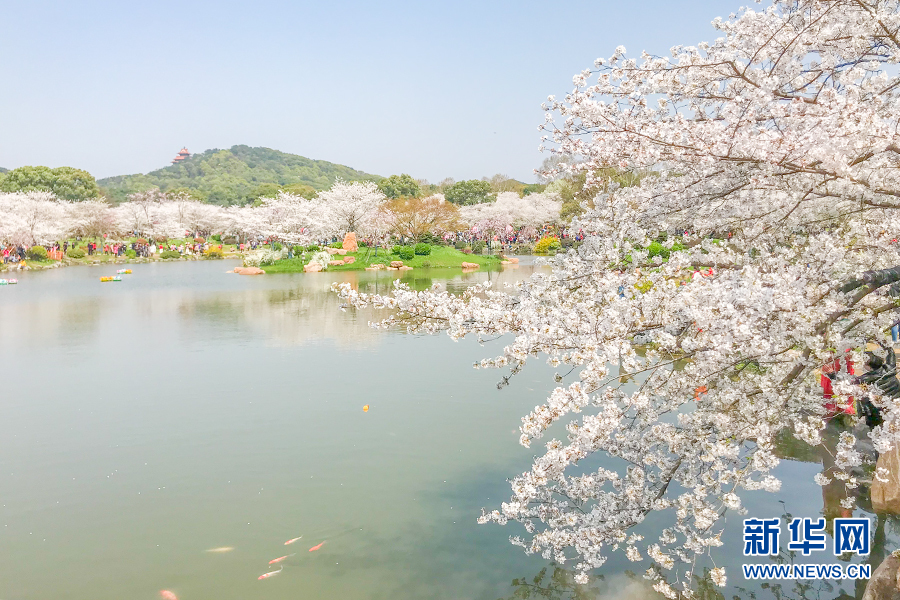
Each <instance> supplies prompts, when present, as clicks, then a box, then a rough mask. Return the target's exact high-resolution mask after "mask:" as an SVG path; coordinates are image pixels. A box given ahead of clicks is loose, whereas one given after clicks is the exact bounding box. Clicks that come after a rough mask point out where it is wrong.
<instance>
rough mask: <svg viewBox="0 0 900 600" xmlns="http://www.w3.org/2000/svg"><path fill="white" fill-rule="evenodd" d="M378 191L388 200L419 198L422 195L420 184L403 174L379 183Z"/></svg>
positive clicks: (392, 176)
mask: <svg viewBox="0 0 900 600" xmlns="http://www.w3.org/2000/svg"><path fill="white" fill-rule="evenodd" d="M378 189H379V190H381V193H382V194H384V195H385V196H387V197H388V198H400V197H401V196H403V197H406V198H418V197H419V196H421V195H422V188H421V187H420V186H419V182H418V181H416V180H415V179H413V178H412V177H410V176H409V175H407V174H406V173H403V174H402V175H391V176H390V177H388V178H386V179H382V180H381V181H380V182H378Z"/></svg>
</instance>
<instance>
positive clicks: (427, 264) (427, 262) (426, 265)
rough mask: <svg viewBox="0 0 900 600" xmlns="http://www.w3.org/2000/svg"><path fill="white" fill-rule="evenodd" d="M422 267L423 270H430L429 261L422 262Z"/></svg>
mask: <svg viewBox="0 0 900 600" xmlns="http://www.w3.org/2000/svg"><path fill="white" fill-rule="evenodd" d="M422 267H423V268H425V269H430V268H431V261H430V260H423V261H422Z"/></svg>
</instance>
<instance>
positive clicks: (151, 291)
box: [0, 262, 898, 600]
mask: <svg viewBox="0 0 900 600" xmlns="http://www.w3.org/2000/svg"><path fill="white" fill-rule="evenodd" d="M232 266H233V265H231V264H229V263H228V262H209V263H206V262H200V263H177V264H149V265H140V266H136V267H135V268H134V274H133V275H132V276H129V277H126V278H124V279H125V280H124V281H122V282H121V283H103V284H101V283H100V282H99V281H98V279H99V277H100V276H101V275H106V274H108V273H106V272H101V270H100V269H90V268H71V269H58V270H54V271H48V272H42V273H24V274H23V275H22V277H21V278H20V284H19V285H18V286H14V287H10V286H8V287H7V288H0V348H2V349H3V351H2V357H3V368H4V370H3V376H2V378H0V382H2V385H3V395H2V401H0V410H2V413H0V496H2V502H0V548H2V549H3V558H4V560H2V561H0V598H2V599H3V600H10V599H25V598H28V599H30V598H72V599H75V600H80V599H88V598H90V599H91V600H96V599H110V600H112V599H116V600H118V599H121V598H138V599H139V598H147V599H150V598H158V597H159V591H160V590H162V589H167V590H172V591H173V592H174V593H176V595H177V596H178V597H179V598H180V599H182V600H191V599H192V598H215V599H216V600H228V599H239V598H240V599H242V600H243V599H246V598H257V597H259V598H262V597H265V598H272V599H288V598H291V599H293V598H297V597H322V598H347V599H351V600H352V599H357V598H359V599H362V598H366V599H368V598H376V599H381V598H383V599H390V600H403V599H406V598H409V599H413V598H438V599H447V600H449V599H457V598H484V599H488V600H492V599H496V598H577V599H582V598H583V599H587V598H599V599H606V598H609V599H612V598H615V599H616V600H631V598H635V599H636V598H648V597H653V595H654V594H653V593H652V592H649V591H648V589H647V582H646V581H644V580H643V579H642V577H640V574H642V572H643V569H645V568H646V564H643V563H642V564H640V565H639V566H640V568H639V569H638V568H637V566H638V565H636V564H634V563H629V562H628V561H627V560H625V559H624V558H622V557H621V556H618V555H614V556H613V557H612V558H610V560H609V561H608V563H607V564H606V565H604V567H603V568H602V569H600V570H599V572H598V573H597V575H598V577H597V578H596V579H595V580H594V581H593V582H592V583H591V584H590V585H587V586H578V585H576V584H575V583H574V579H573V576H572V573H571V572H570V571H568V570H567V569H566V566H567V565H557V564H552V563H549V562H548V561H546V560H544V559H542V558H540V557H537V556H526V555H524V554H522V553H521V551H520V550H519V549H517V548H515V547H512V546H510V545H509V543H508V537H509V536H510V535H520V534H521V533H522V532H521V530H519V529H516V527H515V526H509V527H506V528H503V527H497V526H478V525H477V524H476V523H475V518H476V517H477V516H478V515H479V514H480V512H481V508H482V507H491V508H493V507H496V506H497V505H498V504H499V503H500V502H502V501H505V500H507V499H508V496H509V488H508V484H507V483H506V481H505V480H506V478H507V477H510V476H513V475H515V474H517V473H521V472H522V471H524V470H526V469H527V468H528V467H529V466H530V464H531V457H532V453H533V451H531V450H527V449H523V448H521V447H520V446H518V445H517V440H518V431H517V427H518V425H519V423H520V419H521V416H522V415H523V414H526V413H527V412H528V411H529V410H531V408H532V407H534V406H535V405H536V404H538V403H540V402H542V401H543V399H544V398H546V396H547V394H548V392H549V390H550V389H551V388H552V386H553V379H552V373H553V369H552V368H550V367H549V366H547V365H544V364H541V363H539V362H538V363H535V364H533V365H529V366H528V368H526V369H525V371H524V372H523V373H522V374H520V375H519V376H517V377H515V378H513V379H512V380H511V384H510V385H509V386H508V387H506V388H505V389H504V390H502V391H498V390H497V388H496V383H497V380H498V379H499V377H500V376H501V375H502V374H501V373H498V372H497V371H491V370H472V368H471V365H472V363H473V361H475V360H478V359H480V358H484V357H487V356H493V355H495V354H497V353H498V352H499V346H498V344H501V343H502V341H499V342H496V343H495V344H494V345H493V346H490V347H487V348H481V347H479V345H478V344H477V343H475V342H474V341H470V340H464V341H461V342H459V343H453V342H451V341H450V340H448V339H447V338H446V336H435V337H422V336H415V337H414V336H407V335H405V334H403V333H402V332H399V331H383V330H378V331H376V330H372V329H370V328H368V327H367V326H366V322H367V321H368V320H369V319H372V318H375V315H373V314H372V313H365V312H359V313H357V312H355V311H347V312H343V311H341V310H340V302H339V300H338V298H337V296H336V295H334V294H333V293H331V292H330V284H331V283H332V281H348V282H350V283H351V284H353V285H355V286H357V287H358V288H359V289H360V290H363V291H371V292H376V291H377V292H387V291H389V289H390V287H391V286H392V285H393V281H394V279H395V276H394V275H393V274H389V273H384V272H359V273H337V274H329V273H321V274H306V275H266V276H263V277H242V276H238V275H234V274H228V273H226V271H227V270H228V269H230V268H232ZM533 269H534V268H533V267H531V266H529V265H519V266H518V268H516V269H505V270H504V271H502V272H499V273H496V272H495V273H479V272H474V273H465V274H462V273H455V272H451V271H449V270H448V271H442V270H435V271H432V272H425V271H410V272H407V273H406V274H405V277H404V278H403V280H404V281H405V282H407V283H408V284H409V285H411V286H412V287H414V288H416V289H426V288H429V287H431V286H432V285H434V284H439V285H441V286H445V287H446V288H447V289H448V290H450V291H453V292H458V291H461V290H462V289H464V288H465V287H466V286H468V285H471V284H472V283H474V282H480V281H485V280H488V279H490V280H491V281H494V282H496V283H498V284H500V285H502V284H504V283H508V282H513V281H515V280H517V279H519V278H521V277H523V276H527V275H528V274H529V273H530V272H532V271H533ZM364 405H368V406H369V407H370V409H369V411H368V412H364V411H363V410H362V407H363V406H364ZM779 452H780V455H781V456H782V457H784V458H786V459H787V460H784V461H783V463H782V465H780V466H779V467H778V469H777V471H776V475H777V476H779V477H781V478H782V480H783V481H786V482H790V484H789V485H786V486H785V488H784V489H783V490H782V492H779V493H777V494H767V493H764V492H753V493H748V494H746V496H745V499H744V504H745V506H746V507H747V508H748V510H749V516H757V517H772V516H778V515H787V514H792V515H796V516H809V517H815V516H817V515H818V514H821V513H822V512H823V508H824V512H825V513H828V514H831V512H829V511H833V510H834V507H835V506H839V502H840V498H839V497H838V496H835V497H833V498H832V497H831V496H830V495H829V494H830V492H829V490H827V489H826V490H825V494H824V495H823V489H822V488H820V487H819V486H817V485H816V484H814V483H813V482H812V476H813V474H814V473H816V472H818V471H819V470H821V469H822V468H823V465H824V466H826V467H827V466H828V464H827V462H826V461H827V460H828V458H827V457H826V456H825V455H823V454H821V453H818V452H817V451H814V450H813V449H810V448H808V447H805V445H804V444H803V443H802V442H800V441H799V440H796V439H794V438H792V437H785V438H784V439H783V440H782V443H781V444H779ZM588 462H590V461H585V463H588ZM585 468H590V467H585ZM860 491H861V496H860V498H859V502H860V506H862V507H863V508H867V507H868V504H866V498H865V497H864V496H865V495H866V494H865V488H861V490H860ZM858 514H859V511H857V516H858ZM742 518H743V517H739V518H736V519H734V520H733V522H730V523H729V526H728V527H727V528H726V531H725V532H724V533H723V536H722V540H723V543H724V546H723V548H722V549H721V550H722V556H724V558H725V560H726V563H725V564H726V566H728V567H729V568H730V572H729V587H728V589H726V590H724V596H723V594H722V592H723V590H721V589H720V588H715V587H714V586H712V585H711V584H710V583H709V582H708V577H706V578H704V577H702V576H701V578H700V579H699V580H698V581H699V582H700V583H699V588H700V594H701V595H700V597H702V598H710V599H711V598H722V597H727V598H732V597H735V596H738V597H741V598H767V597H773V598H798V599H799V598H809V599H810V600H811V599H812V598H813V597H815V598H819V599H820V600H831V599H832V598H841V597H859V589H858V588H856V587H854V585H855V584H854V583H853V582H832V583H833V586H834V587H833V588H832V589H826V588H825V587H823V586H825V585H827V584H825V583H823V584H821V585H818V586H812V587H809V588H802V587H797V586H795V585H794V584H793V583H791V584H790V585H787V584H785V585H784V586H783V587H776V586H774V585H769V586H765V587H764V586H763V585H761V584H760V583H756V582H745V581H743V579H742V578H741V577H740V575H739V572H738V569H739V565H740V564H741V563H742V562H744V561H743V557H742V555H741V549H742V541H741V530H740V519H742ZM645 525H646V527H647V529H648V531H654V530H655V531H658V529H659V526H660V525H659V523H658V522H654V521H653V519H652V518H651V519H649V520H648V522H647V523H646V524H645ZM897 528H898V524H897V522H896V521H894V520H893V519H887V518H885V517H879V521H878V527H877V528H876V532H875V533H876V548H877V551H876V552H873V555H872V557H871V560H872V562H875V563H876V564H877V562H876V558H877V557H880V556H883V555H884V552H885V551H886V550H891V549H893V548H895V547H896V543H897V538H898V531H897ZM645 533H646V532H645ZM300 535H302V536H303V537H302V538H301V540H298V541H297V542H296V543H295V544H294V545H292V546H289V547H287V548H286V547H285V546H284V542H285V541H286V540H289V539H292V538H295V537H297V536H300ZM648 539H649V537H648ZM323 541H324V542H326V543H325V545H324V546H322V547H321V548H320V549H319V550H317V551H315V552H312V553H311V552H309V551H308V550H309V548H311V547H314V546H315V545H317V544H319V543H320V542H323ZM295 547H296V548H297V550H296V555H295V556H292V557H289V558H288V559H285V560H284V561H283V562H281V563H278V564H281V565H283V566H284V571H282V572H281V573H279V575H278V576H276V577H273V578H271V579H268V580H265V581H258V580H257V578H258V577H259V576H260V575H261V574H262V573H264V572H267V571H269V570H271V568H270V567H269V561H270V560H272V559H275V558H277V557H280V556H283V555H285V554H289V553H291V552H295V550H294V548H295ZM213 548H233V550H231V551H228V552H208V550H210V549H213ZM781 560H794V557H790V556H785V557H783V558H781ZM879 560H880V558H879ZM824 561H827V558H822V559H821V560H819V562H824ZM632 570H634V571H636V572H638V574H639V575H634V573H632V572H631V571H632ZM523 574H529V575H528V576H527V577H523ZM601 575H602V577H601ZM510 582H512V583H510ZM842 594H843V596H842Z"/></svg>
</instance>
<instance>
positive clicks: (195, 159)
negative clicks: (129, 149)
mask: <svg viewBox="0 0 900 600" xmlns="http://www.w3.org/2000/svg"><path fill="white" fill-rule="evenodd" d="M339 177H340V178H341V179H344V180H345V181H379V180H381V179H382V178H381V177H379V176H378V175H371V174H369V173H363V172H362V171H357V170H356V169H351V168H350V167H346V166H344V165H337V164H334V163H330V162H327V161H324V160H312V159H309V158H306V157H303V156H298V155H296V154H287V153H285V152H279V151H278V150H272V149H270V148H251V147H250V146H232V147H231V148H230V149H228V150H218V149H213V150H207V151H205V152H202V153H199V154H194V155H193V156H191V157H190V158H188V159H186V160H184V161H183V162H181V163H179V164H175V165H172V166H169V167H165V168H162V169H158V170H156V171H151V172H150V173H147V174H146V175H140V174H139V175H120V176H117V177H108V178H106V179H100V180H98V181H97V183H98V184H99V185H100V188H101V189H102V191H103V192H104V194H106V195H107V196H108V197H109V199H110V201H111V202H113V203H116V204H117V203H119V202H122V201H123V200H125V197H126V196H127V195H128V194H131V193H133V192H138V191H144V190H147V189H150V188H154V187H158V188H159V189H161V190H162V191H177V190H183V191H188V192H189V193H191V194H192V195H194V196H196V197H198V198H200V199H202V200H205V201H207V202H210V203H214V204H222V205H229V204H240V203H243V202H247V201H251V200H255V199H256V198H258V197H259V196H262V195H274V191H276V190H277V189H279V188H283V187H286V186H290V188H291V189H292V190H294V191H298V192H302V191H303V190H304V189H307V190H309V191H310V192H312V191H314V190H323V189H327V188H329V187H331V185H332V184H333V183H334V181H335V179H337V178H339ZM306 186H308V187H306Z"/></svg>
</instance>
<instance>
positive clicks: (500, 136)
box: [0, 0, 740, 182]
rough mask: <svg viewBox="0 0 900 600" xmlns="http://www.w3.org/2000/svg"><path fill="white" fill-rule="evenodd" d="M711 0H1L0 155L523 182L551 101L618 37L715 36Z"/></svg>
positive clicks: (120, 165)
mask: <svg viewBox="0 0 900 600" xmlns="http://www.w3.org/2000/svg"><path fill="white" fill-rule="evenodd" d="M739 6H740V3H739V2H730V1H727V0H694V1H692V2H681V1H677V0H675V1H672V0H670V1H665V0H645V1H644V2H640V3H633V2H632V3H630V2H613V1H609V0H599V1H594V2H585V1H581V0H571V1H569V2H564V3H549V2H531V1H524V0H521V1H519V2H508V1H502V2H501V1H491V0H482V1H480V2H477V1H458V2H399V1H391V0H383V1H380V2H359V1H357V2H349V1H331V2H305V1H295V2H284V1H274V0H272V1H270V0H261V1H256V2H229V1H220V2H193V1H190V0H184V1H182V2H168V1H167V2H153V1H144V2H122V1H121V0H120V1H116V2H96V1H86V2H78V1H71V0H70V1H67V2H41V1H34V0H29V1H27V2H13V1H12V0H7V1H6V2H4V3H3V6H2V11H0V60H2V63H3V75H2V82H3V83H2V85H0V166H2V167H6V168H14V167H18V166H22V165H29V164H31V165H33V164H43V165H47V166H51V167H57V166H63V165H68V166H74V167H79V168H83V169H87V170H88V171H90V172H91V173H93V174H94V175H95V176H96V177H98V178H100V177H107V176H110V175H121V174H127V173H143V172H147V171H150V170H153V169H156V168H159V167H162V166H166V165H167V164H168V162H169V160H171V158H172V157H173V156H174V155H175V153H176V152H177V151H178V150H179V149H180V148H181V147H182V146H187V147H188V149H189V150H191V151H192V152H197V151H202V150H205V149H207V148H228V147H230V146H232V145H234V144H247V145H250V146H267V147H270V148H275V149H277V150H282V151H284V152H291V153H295V154H301V155H303V156H307V157H310V158H316V159H323V160H328V161H332V162H336V163H340V164H345V165H349V166H351V167H354V168H357V169H360V170H363V171H367V172H370V173H377V174H380V175H390V174H392V173H400V172H405V173H410V174H411V175H413V176H414V177H419V178H427V179H429V180H430V181H435V182H436V181H440V180H441V179H443V178H444V177H453V178H455V179H457V180H459V179H471V178H480V177H482V176H485V175H488V176H489V175H493V174H494V173H505V174H507V175H510V176H512V177H515V178H517V179H520V180H523V181H527V182H530V181H533V180H534V175H533V172H532V171H533V169H534V168H536V167H537V166H539V165H540V163H541V160H542V159H543V156H542V155H541V154H540V153H539V152H538V146H539V145H540V134H539V132H538V130H537V126H538V125H539V124H540V123H541V122H542V121H543V113H542V111H541V108H540V104H541V102H543V101H544V100H545V99H546V97H547V96H548V95H549V94H555V95H557V96H562V95H564V94H565V93H566V92H568V91H571V89H572V76H573V75H574V74H576V73H578V72H579V71H581V70H582V69H585V68H590V67H591V66H592V64H593V60H594V59H595V58H597V57H599V56H602V57H608V56H610V55H611V54H612V52H613V49H614V48H615V47H616V46H617V45H619V44H622V45H624V46H625V47H626V48H627V49H628V54H629V55H630V56H639V54H640V51H641V50H643V49H646V50H648V51H650V52H652V53H656V54H665V53H667V52H668V49H669V48H670V47H672V46H673V45H676V44H685V45H693V44H696V43H698V42H699V41H701V40H710V39H712V38H714V37H716V35H715V34H716V32H715V31H714V30H713V29H712V27H711V26H710V21H712V19H713V18H715V17H717V16H722V17H727V16H728V14H729V13H731V12H734V11H736V10H737V9H738V7H739Z"/></svg>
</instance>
